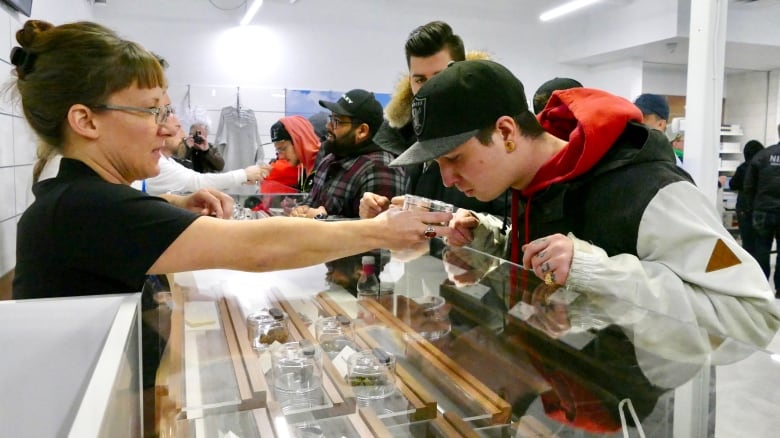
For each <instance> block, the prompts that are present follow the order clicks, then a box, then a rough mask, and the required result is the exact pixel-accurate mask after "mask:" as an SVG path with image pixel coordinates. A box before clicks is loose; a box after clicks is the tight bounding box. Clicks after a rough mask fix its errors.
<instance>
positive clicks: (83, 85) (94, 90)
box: [11, 20, 451, 299]
mask: <svg viewBox="0 0 780 438" xmlns="http://www.w3.org/2000/svg"><path fill="white" fill-rule="evenodd" d="M16 39H17V41H18V43H19V45H20V46H21V47H16V48H14V49H13V51H12V53H11V62H12V64H13V65H14V66H16V69H15V71H16V74H17V80H16V81H15V85H16V87H15V88H16V90H18V92H19V94H20V96H21V103H22V108H23V111H24V115H25V118H26V119H27V121H28V122H29V124H30V126H31V127H32V128H33V130H34V131H35V132H36V134H37V135H38V137H39V138H40V140H41V141H43V142H45V143H46V144H47V145H49V146H51V147H52V148H54V149H55V150H57V151H59V152H60V153H61V154H62V156H63V159H62V163H61V165H60V171H59V174H58V176H57V177H56V178H53V179H50V180H45V181H42V182H39V183H37V184H35V185H34V186H33V192H34V194H35V198H36V199H35V201H34V202H33V203H32V205H30V207H29V208H28V209H27V211H25V213H24V214H23V215H22V218H21V220H20V222H19V227H18V242H17V265H16V278H15V279H14V287H13V288H14V290H13V294H14V298H16V299H20V298H38V297H59V296H73V295H91V294H104V293H126V292H137V291H139V290H140V289H141V287H142V285H143V282H144V278H145V277H146V275H147V274H162V273H170V272H179V271H188V270H196V269H206V268H227V269H237V270H246V271H269V270H275V269H289V268H295V267H301V266H307V265H312V264H316V263H321V262H324V261H327V260H332V259H336V258H339V257H344V256H347V255H350V254H354V253H359V252H363V251H367V250H370V249H373V248H378V247H386V248H390V249H401V248H404V247H408V246H410V245H414V244H419V243H420V242H421V241H423V240H425V239H427V238H430V237H431V236H433V235H435V234H436V233H439V234H443V235H447V234H448V233H449V232H448V230H447V228H446V227H442V226H435V227H433V226H431V225H426V223H442V222H444V223H446V222H447V221H448V220H449V219H450V218H451V215H450V214H448V213H419V212H401V211H395V212H391V214H386V215H382V216H380V217H377V218H376V219H372V220H361V221H351V222H338V223H326V222H319V221H313V220H310V219H294V218H269V219H264V220H261V221H228V220H223V219H220V218H221V217H228V216H229V215H230V214H231V210H232V205H231V204H232V199H231V198H230V197H228V196H227V195H224V194H222V193H220V192H217V191H213V190H201V191H199V192H196V193H194V194H192V195H189V196H176V195H164V196H162V197H154V196H148V195H146V194H144V193H141V192H139V191H137V190H135V189H133V188H131V187H130V186H129V184H130V183H131V182H132V181H135V180H140V179H144V178H148V177H151V176H154V175H156V174H157V173H158V172H159V167H158V160H159V158H160V150H161V148H162V145H163V141H164V139H165V138H166V137H168V136H171V135H173V134H174V132H173V129H172V127H171V126H168V124H166V121H167V119H168V117H169V116H170V115H171V112H172V110H171V107H170V106H169V105H166V104H165V103H166V102H167V101H168V100H167V99H168V97H167V95H166V86H167V85H166V80H165V77H164V74H163V70H162V67H161V66H160V64H159V62H158V61H157V59H156V57H155V56H154V55H153V54H152V53H151V52H149V51H147V50H146V49H144V48H142V47H141V46H139V45H138V44H136V43H133V42H131V41H127V40H124V39H122V38H120V37H119V36H118V35H117V34H116V33H115V32H113V31H112V30H110V29H107V28H105V27H103V26H101V25H98V24H95V23H89V22H79V23H72V24H64V25H61V26H54V25H52V24H50V23H47V22H44V21H37V20H30V21H27V22H26V23H25V25H24V28H23V29H21V30H19V31H18V32H17V34H16ZM54 90H56V92H54ZM211 216H217V217H211Z"/></svg>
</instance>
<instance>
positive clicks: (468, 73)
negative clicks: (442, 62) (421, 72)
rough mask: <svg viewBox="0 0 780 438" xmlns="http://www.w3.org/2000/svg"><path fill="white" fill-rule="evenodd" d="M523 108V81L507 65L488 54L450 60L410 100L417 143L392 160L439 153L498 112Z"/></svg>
mask: <svg viewBox="0 0 780 438" xmlns="http://www.w3.org/2000/svg"><path fill="white" fill-rule="evenodd" d="M525 111H528V102H527V101H526V99H525V91H524V90H523V84H522V83H521V82H520V80H518V79H517V78H516V77H515V76H514V75H513V74H512V72H510V71H509V70H508V69H507V68H506V67H504V66H502V65H501V64H498V63H496V62H493V61H488V60H470V61H460V62H455V63H453V64H452V65H450V67H448V68H447V69H445V70H444V71H442V72H441V73H439V74H437V75H436V76H434V77H432V78H431V79H429V80H428V81H427V82H426V83H425V85H423V86H422V88H420V91H418V92H417V95H416V96H415V97H414V100H413V101H412V124H413V126H414V132H415V134H416V135H417V143H415V144H413V145H412V146H411V147H410V148H409V149H407V150H406V151H405V152H404V153H402V154H401V155H399V156H398V158H396V159H395V160H393V162H391V163H390V165H391V166H404V165H409V164H416V163H422V162H425V161H430V160H433V159H435V158H438V157H440V156H442V155H444V154H446V153H448V152H450V151H452V150H453V149H455V148H456V147H458V146H460V145H461V144H463V143H465V142H466V141H467V140H469V139H470V138H471V137H473V136H475V135H476V134H477V133H478V132H479V130H480V129H482V128H485V127H487V126H490V125H491V124H493V123H495V121H496V120H497V119H498V118H499V117H501V116H510V117H514V116H516V115H518V114H521V113H523V112H525Z"/></svg>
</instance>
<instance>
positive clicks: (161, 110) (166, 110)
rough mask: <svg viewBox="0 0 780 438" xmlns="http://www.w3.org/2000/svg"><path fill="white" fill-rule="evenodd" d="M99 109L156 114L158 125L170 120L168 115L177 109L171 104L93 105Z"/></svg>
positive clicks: (155, 118) (155, 119) (155, 120)
mask: <svg viewBox="0 0 780 438" xmlns="http://www.w3.org/2000/svg"><path fill="white" fill-rule="evenodd" d="M92 108H93V109H97V110H114V111H136V112H141V113H147V114H154V122H155V123H157V124H158V125H162V124H163V123H165V122H166V121H168V117H170V116H171V114H175V111H174V109H173V107H172V106H171V105H165V106H161V107H151V108H143V107H140V106H125V105H109V104H105V105H95V106H93V107H92Z"/></svg>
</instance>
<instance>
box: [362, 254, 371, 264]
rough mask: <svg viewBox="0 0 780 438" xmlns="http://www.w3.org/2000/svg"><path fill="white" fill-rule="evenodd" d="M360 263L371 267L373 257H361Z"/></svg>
mask: <svg viewBox="0 0 780 438" xmlns="http://www.w3.org/2000/svg"><path fill="white" fill-rule="evenodd" d="M361 263H362V264H364V265H373V264H374V256H363V258H362V259H361Z"/></svg>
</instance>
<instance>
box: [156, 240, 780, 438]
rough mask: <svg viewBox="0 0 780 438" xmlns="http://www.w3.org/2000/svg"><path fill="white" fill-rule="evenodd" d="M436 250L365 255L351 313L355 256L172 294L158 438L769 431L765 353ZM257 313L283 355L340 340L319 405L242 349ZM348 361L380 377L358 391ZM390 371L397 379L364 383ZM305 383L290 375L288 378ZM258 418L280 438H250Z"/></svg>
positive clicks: (222, 274)
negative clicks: (374, 289) (369, 295)
mask: <svg viewBox="0 0 780 438" xmlns="http://www.w3.org/2000/svg"><path fill="white" fill-rule="evenodd" d="M432 247H434V248H436V250H435V251H433V252H431V253H427V254H423V255H421V256H419V257H417V258H413V259H407V258H404V259H403V261H402V260H401V259H399V258H397V257H395V254H392V253H390V252H387V251H384V250H375V251H373V252H372V255H375V256H378V257H376V260H377V264H378V268H379V269H378V272H379V276H380V280H381V282H382V292H381V294H380V296H379V298H378V299H360V300H358V299H357V298H356V292H355V290H354V278H355V275H356V273H359V271H360V266H361V265H360V259H361V256H362V254H357V255H355V256H352V257H348V258H345V259H340V260H334V261H332V262H329V263H326V264H324V265H318V266H312V267H308V268H303V269H293V270H287V271H281V272H271V273H261V274H251V273H243V272H235V271H226V270H209V271H197V272H188V273H181V274H176V275H175V276H173V281H172V289H173V290H172V296H173V299H174V303H175V305H174V307H173V309H174V311H173V313H174V314H173V319H172V321H173V326H172V329H171V338H170V341H169V345H168V347H169V348H168V350H167V353H166V358H165V361H164V363H163V366H162V368H161V372H160V373H159V374H158V382H157V383H158V387H159V388H164V389H165V390H164V391H161V392H160V393H164V394H165V396H164V397H163V399H164V400H161V403H158V406H167V407H168V409H167V410H164V411H161V412H160V413H159V416H160V418H161V426H162V429H161V434H162V435H163V436H211V435H209V434H208V433H206V432H203V433H205V434H199V433H198V431H199V430H202V431H208V430H212V429H213V428H214V427H217V426H208V425H209V424H217V425H219V426H218V427H217V429H214V430H220V431H223V432H225V431H227V430H233V431H237V430H241V431H243V434H239V435H240V436H242V437H243V436H306V437H308V436H367V435H366V433H367V432H366V431H370V433H369V436H370V435H373V436H393V437H395V436H485V437H494V436H495V437H506V436H518V437H525V436H577V437H588V436H623V434H624V433H630V434H631V435H632V436H635V435H636V436H647V437H670V436H678V437H706V436H735V434H736V435H743V436H746V435H745V434H747V435H749V436H771V434H772V432H771V431H773V430H776V429H775V428H776V427H778V426H780V424H778V420H777V419H775V417H776V416H775V415H774V412H776V411H777V409H778V408H780V395H778V392H777V391H776V390H772V389H770V388H767V387H766V386H767V385H765V383H766V382H778V381H780V363H778V361H779V360H780V359H778V355H776V354H773V353H772V349H773V350H774V351H777V349H778V348H779V347H780V345H779V343H778V338H777V337H775V339H774V341H773V343H772V344H771V345H770V346H769V347H768V349H763V348H759V347H756V346H752V345H748V344H746V343H743V342H740V341H738V340H736V339H732V338H731V337H729V336H728V335H727V334H723V333H715V332H714V331H708V330H706V329H704V328H703V327H701V326H699V325H697V324H695V323H692V322H690V321H680V320H677V319H675V318H672V317H670V316H668V315H664V314H660V313H657V312H654V311H652V310H650V309H645V308H642V307H640V306H637V305H635V304H633V303H629V302H622V301H619V300H609V301H604V300H600V299H599V298H598V295H597V294H593V293H592V292H591V291H583V290H575V289H574V288H566V287H560V286H555V285H546V284H545V283H544V282H541V281H539V280H538V279H537V278H536V277H535V275H534V274H533V273H531V272H529V271H526V270H523V269H522V267H519V266H515V265H513V264H512V263H510V262H508V261H506V260H503V259H500V258H496V257H492V256H489V255H487V254H484V253H481V252H479V251H475V250H472V249H469V248H452V247H448V246H446V245H444V244H443V242H436V243H435V244H434V245H432ZM513 278H514V279H516V280H515V281H512V280H511V279H513ZM625 286H626V287H630V285H628V284H627V285H625ZM269 308H277V309H280V311H282V312H284V314H285V315H286V321H287V323H288V331H287V332H288V333H289V339H287V338H286V339H285V341H292V342H300V343H302V344H301V345H303V344H306V343H310V344H311V345H315V346H317V345H319V344H318V341H320V340H322V339H324V338H323V337H320V339H318V336H317V334H318V331H317V329H316V327H317V325H318V321H321V320H323V319H324V318H331V319H333V318H340V319H342V320H346V321H348V322H349V326H350V336H351V338H350V342H344V343H342V344H339V345H342V347H340V349H339V350H338V351H333V352H331V354H323V355H322V356H321V359H320V360H321V362H318V363H319V365H318V366H320V367H321V383H322V387H321V389H322V394H321V398H319V399H318V401H317V402H316V403H314V402H312V403H308V404H305V405H297V406H295V407H294V408H290V407H289V405H285V403H284V402H283V400H280V394H279V393H278V391H277V390H276V389H275V387H274V384H273V379H274V375H273V371H272V369H271V368H272V367H271V358H270V356H271V353H270V352H269V350H271V349H273V348H275V347H274V345H271V346H270V347H269V348H268V349H267V350H265V351H261V350H258V349H256V348H253V346H252V339H251V336H250V334H249V333H252V331H251V330H249V329H248V327H247V316H249V315H251V314H253V313H254V312H257V311H259V310H261V309H269ZM746 323H748V322H746ZM328 342H330V340H328ZM275 344H276V345H277V347H278V345H282V343H281V342H278V343H275ZM330 347H331V345H328V348H330ZM356 354H362V355H363V358H364V359H365V358H368V359H370V362H371V363H372V365H371V366H372V367H373V368H372V369H374V370H378V371H379V372H378V373H376V374H371V375H369V374H361V375H359V376H358V377H359V378H355V376H356V374H355V373H350V366H354V364H355V362H356V359H354V358H353V359H352V360H350V357H352V356H353V355H356ZM388 357H392V364H393V366H392V376H393V378H392V379H387V378H386V374H383V373H384V372H385V371H383V370H384V368H382V367H378V366H377V364H389V363H390V361H389V360H388V359H387V358H388ZM388 369H390V368H388ZM309 370H310V369H309V368H307V367H305V366H301V367H300V368H298V369H297V370H296V371H294V372H295V373H298V374H296V376H297V377H296V378H301V379H305V378H309V377H310V375H311V374H310V371H309ZM742 376H750V377H748V378H744V377H742ZM387 384H391V385H392V388H391V390H386V386H382V388H381V389H382V390H381V391H374V389H376V388H375V386H376V387H379V386H380V385H387ZM365 386H368V387H369V388H366V387H365ZM769 386H771V387H773V386H774V385H769ZM365 394H375V395H376V394H379V396H376V397H367V396H365ZM258 412H260V413H261V414H262V415H261V414H258ZM258 418H264V419H265V420H264V421H265V423H264V424H267V425H268V427H270V429H266V433H273V434H275V435H266V434H263V433H262V432H260V430H261V428H260V427H259V426H257V424H258V423H257V422H258V420H257V419H258ZM198 424H200V425H201V426H198V427H193V426H194V425H198ZM249 424H251V426H248V425H249ZM210 427H211V428H212V429H209V428H210ZM326 430H336V431H338V433H337V434H336V435H329V434H328V433H326V432H325V431H326ZM747 431H750V432H747Z"/></svg>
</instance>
